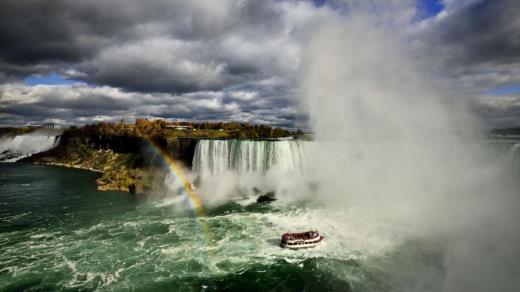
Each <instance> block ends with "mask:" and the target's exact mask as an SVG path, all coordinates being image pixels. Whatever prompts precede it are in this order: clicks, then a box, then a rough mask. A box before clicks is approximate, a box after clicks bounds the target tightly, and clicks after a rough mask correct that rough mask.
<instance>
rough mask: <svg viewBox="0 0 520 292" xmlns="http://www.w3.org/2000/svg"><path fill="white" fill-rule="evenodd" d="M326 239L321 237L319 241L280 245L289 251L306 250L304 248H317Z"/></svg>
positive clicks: (282, 243) (293, 242)
mask: <svg viewBox="0 0 520 292" xmlns="http://www.w3.org/2000/svg"><path fill="white" fill-rule="evenodd" d="M323 239H324V237H323V236H320V237H319V239H317V240H312V241H297V240H295V241H290V242H283V241H282V242H281V243H280V246H281V247H283V248H288V249H304V248H311V247H316V246H318V245H319V244H320V243H321V242H322V241H323Z"/></svg>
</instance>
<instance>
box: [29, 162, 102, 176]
mask: <svg viewBox="0 0 520 292" xmlns="http://www.w3.org/2000/svg"><path fill="white" fill-rule="evenodd" d="M32 164H35V165H50V166H57V167H64V168H73V169H80V170H86V171H90V172H95V173H100V174H104V173H105V172H104V171H102V170H99V169H94V168H91V167H83V166H79V165H73V164H69V163H59V162H37V161H35V162H32Z"/></svg>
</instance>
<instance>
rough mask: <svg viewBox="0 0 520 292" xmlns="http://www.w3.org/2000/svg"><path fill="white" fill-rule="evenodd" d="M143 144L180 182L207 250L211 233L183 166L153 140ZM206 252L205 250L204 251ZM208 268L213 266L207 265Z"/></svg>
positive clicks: (210, 241)
mask: <svg viewBox="0 0 520 292" xmlns="http://www.w3.org/2000/svg"><path fill="white" fill-rule="evenodd" d="M144 140H145V142H146V143H147V144H148V146H150V149H152V150H153V151H154V153H155V154H156V155H157V156H158V157H160V158H161V161H162V162H163V165H164V167H165V168H166V170H167V171H168V172H169V174H171V175H174V176H175V177H176V178H177V179H179V180H180V181H181V182H182V185H183V189H184V191H185V193H186V198H187V199H188V200H187V201H188V205H189V206H190V209H191V211H192V215H193V217H194V218H195V220H196V221H197V223H198V225H199V226H200V229H201V231H202V232H201V234H202V239H203V243H204V244H205V247H206V248H208V247H210V246H211V244H212V240H211V233H210V229H209V226H208V224H207V223H206V221H205V212H204V205H203V203H202V199H201V198H200V196H199V195H198V194H197V192H196V190H195V188H194V186H193V184H192V183H191V181H190V180H189V179H188V178H187V176H186V173H185V171H184V166H183V165H182V164H181V163H179V162H177V161H175V160H174V159H173V158H172V157H171V156H170V155H169V154H168V153H167V152H166V151H164V150H163V148H162V147H161V146H160V145H158V144H157V143H156V142H155V141H154V140H153V139H151V138H145V139H144ZM206 251H207V249H206ZM209 267H210V268H212V267H213V265H209Z"/></svg>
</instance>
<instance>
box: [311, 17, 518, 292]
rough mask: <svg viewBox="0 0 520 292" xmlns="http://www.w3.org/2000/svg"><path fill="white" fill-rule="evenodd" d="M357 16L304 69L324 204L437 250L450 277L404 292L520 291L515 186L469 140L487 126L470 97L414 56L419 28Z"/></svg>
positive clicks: (327, 36)
mask: <svg viewBox="0 0 520 292" xmlns="http://www.w3.org/2000/svg"><path fill="white" fill-rule="evenodd" d="M392 11H393V12H395V10H391V11H390V12H388V13H392ZM350 14H351V15H349V17H346V18H345V19H344V20H331V21H330V23H327V24H324V25H323V26H322V27H321V29H320V30H319V31H318V32H317V33H316V34H315V35H314V37H313V38H312V39H311V41H310V43H309V46H308V48H307V51H306V54H305V57H304V60H303V74H302V90H303V93H304V96H305V101H304V104H305V108H306V109H307V110H308V113H309V116H310V121H311V125H312V129H313V132H314V135H315V137H316V141H317V143H320V147H317V151H316V152H315V153H313V156H314V157H315V159H316V160H317V161H319V164H317V166H316V169H314V171H313V174H312V176H313V177H315V178H317V180H318V181H319V185H320V189H319V198H320V199H321V200H322V201H324V202H329V203H331V204H330V205H331V206H335V207H336V208H337V206H343V207H348V208H359V209H362V210H368V211H367V212H368V213H369V214H372V215H371V216H369V217H367V218H365V220H373V221H375V222H376V221H377V222H388V223H387V224H392V225H393V224H397V225H398V226H400V227H401V228H402V229H403V230H407V232H410V233H411V234H412V236H413V237H416V238H420V240H424V241H426V242H432V243H434V242H435V244H436V245H437V244H438V246H439V248H440V249H441V254H442V255H443V256H442V260H441V261H442V264H441V269H440V271H438V272H436V273H435V274H436V275H435V276H431V275H430V276H425V277H418V278H417V279H415V280H416V281H417V282H419V281H423V282H424V281H426V282H427V283H426V284H424V283H423V284H424V285H413V283H412V284H409V285H406V287H400V289H399V290H411V291H421V290H428V291H438V290H442V291H516V290H517V287H519V285H520V274H519V271H520V264H519V263H520V232H519V231H518V228H517V226H516V224H517V222H520V221H519V219H520V218H519V216H518V207H519V206H520V204H519V200H518V190H517V188H516V187H517V186H515V185H514V183H512V182H514V178H512V177H511V174H510V172H508V171H507V168H505V167H504V165H500V164H496V163H495V164H493V163H488V162H489V160H486V159H484V158H485V157H488V158H489V155H490V154H489V153H490V152H491V150H490V149H488V146H487V145H485V144H482V143H475V139H468V138H467V137H465V135H463V134H461V133H474V132H475V129H479V128H482V127H481V125H480V123H479V121H478V119H476V118H474V117H473V116H472V114H471V113H470V112H469V111H467V110H465V109H466V106H465V104H464V102H465V99H464V98H460V97H458V96H457V93H456V92H454V91H453V90H451V91H447V90H446V89H444V88H440V87H438V84H441V83H440V82H437V81H436V80H434V79H433V78H435V76H438V74H439V72H433V71H428V69H429V68H437V66H435V64H433V63H432V64H430V65H431V66H429V64H427V63H426V62H432V61H435V58H432V57H431V56H429V57H428V58H424V59H422V58H420V52H417V51H414V50H412V49H411V48H410V45H409V41H408V40H407V36H406V34H405V33H406V32H407V31H409V26H405V25H404V23H405V22H402V21H398V22H393V23H389V22H388V21H386V19H388V18H385V19H383V20H382V19H381V18H380V15H378V13H375V14H374V13H367V11H366V10H364V9H362V10H360V11H356V10H353V11H350ZM385 17H388V14H385ZM396 18H399V17H397V15H396ZM426 59H427V60H428V61H425V60H426ZM461 96H462V94H461ZM345 232H348V230H345ZM425 279H426V280H425ZM428 279H429V280H428ZM439 279H440V280H439ZM428 281H430V282H428Z"/></svg>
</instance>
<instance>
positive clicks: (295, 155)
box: [193, 140, 308, 177]
mask: <svg viewBox="0 0 520 292" xmlns="http://www.w3.org/2000/svg"><path fill="white" fill-rule="evenodd" d="M307 143H308V142H307ZM307 147H308V146H307V145H306V142H303V141H296V140H292V141H244V140H201V141H199V142H198V143H197V146H196V148H195V155H194V157H193V170H194V171H196V172H197V173H198V174H200V175H201V176H203V177H207V176H212V175H218V174H221V173H225V172H237V173H241V174H243V173H253V172H260V173H265V172H267V171H270V170H276V171H281V172H290V171H297V172H302V171H304V170H305V168H306V167H307V166H308V162H307V160H306V153H307V151H306V148H307Z"/></svg>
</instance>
